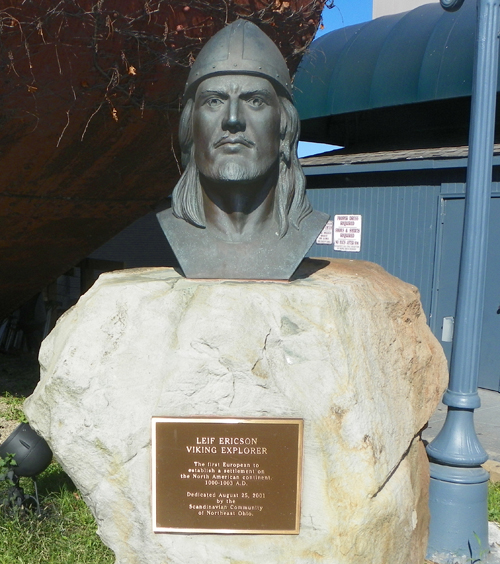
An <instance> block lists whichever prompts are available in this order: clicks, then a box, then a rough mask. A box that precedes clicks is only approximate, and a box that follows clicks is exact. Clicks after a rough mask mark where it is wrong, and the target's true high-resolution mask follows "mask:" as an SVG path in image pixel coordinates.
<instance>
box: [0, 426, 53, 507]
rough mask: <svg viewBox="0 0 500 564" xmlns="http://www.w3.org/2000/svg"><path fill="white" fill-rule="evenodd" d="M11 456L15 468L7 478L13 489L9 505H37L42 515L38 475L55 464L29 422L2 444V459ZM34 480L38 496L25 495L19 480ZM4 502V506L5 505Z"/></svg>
mask: <svg viewBox="0 0 500 564" xmlns="http://www.w3.org/2000/svg"><path fill="white" fill-rule="evenodd" d="M7 455H11V456H12V459H13V460H14V462H15V465H13V466H11V468H10V470H9V472H8V473H7V475H6V476H5V478H4V479H7V480H10V481H11V483H12V484H13V486H12V487H11V488H9V490H8V492H7V499H6V503H5V502H3V504H4V505H5V504H7V505H14V506H16V505H17V506H19V507H21V506H22V507H32V506H33V505H36V508H37V512H38V513H40V503H39V500H38V488H37V484H36V479H35V478H36V476H37V475H38V474H40V473H41V472H43V471H44V470H45V469H46V468H47V467H48V466H49V464H50V462H51V461H52V451H51V450H50V447H49V445H48V444H47V442H46V441H45V439H43V438H42V437H40V435H39V434H38V433H36V432H35V431H34V430H33V429H32V428H31V427H30V426H29V425H28V423H21V425H19V426H18V427H17V428H16V429H15V430H14V431H13V432H12V433H11V434H10V435H9V436H8V437H7V440H6V441H4V442H3V443H2V444H1V445H0V457H1V458H7ZM23 477H28V478H32V479H33V482H34V485H35V497H33V496H28V495H25V494H24V491H23V489H22V488H21V487H19V478H23ZM1 504H2V503H0V505H1Z"/></svg>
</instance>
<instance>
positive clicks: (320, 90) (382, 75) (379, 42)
mask: <svg viewBox="0 0 500 564" xmlns="http://www.w3.org/2000/svg"><path fill="white" fill-rule="evenodd" d="M475 26H476V2H475V0H466V1H465V3H464V5H463V7H462V9H461V10H458V11H457V12H454V13H449V12H445V11H444V10H443V9H442V8H441V5H440V4H438V3H434V4H425V5H423V6H420V7H419V8H416V9H415V10H412V11H411V12H406V13H403V14H396V15H393V16H385V17H382V18H377V19H375V20H373V21H370V22H367V23H364V24H360V25H355V26H350V27H347V28H343V29H339V30H337V31H333V32H331V33H329V34H327V35H324V36H323V37H321V38H320V39H317V40H316V41H314V42H313V44H312V45H311V47H310V49H309V51H308V53H307V54H306V55H305V57H304V59H303V61H302V63H301V65H300V67H299V70H298V71H297V74H296V76H295V89H296V90H295V102H296V105H297V108H298V110H299V113H300V117H301V119H303V120H304V119H310V118H316V117H322V116H328V115H336V114H344V113H350V112H356V111H363V110H370V109H374V108H383V107H391V106H396V105H403V104H412V103H417V102H427V101H431V100H437V99H446V98H456V97H463V96H470V94H471V88H472V62H473V53H474V36H475Z"/></svg>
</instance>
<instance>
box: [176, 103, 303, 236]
mask: <svg viewBox="0 0 500 564" xmlns="http://www.w3.org/2000/svg"><path fill="white" fill-rule="evenodd" d="M279 100H280V106H281V120H280V155H279V158H280V163H279V175H278V182H277V185H276V192H275V209H276V213H277V220H278V227H279V236H280V238H281V237H284V236H285V235H286V233H287V232H288V229H289V226H290V224H291V225H292V226H293V227H294V228H295V229H299V226H300V223H301V221H302V220H303V219H304V218H305V217H306V216H307V215H309V214H310V213H311V212H312V207H311V204H310V202H309V200H308V199H307V196H306V190H305V186H306V179H305V176H304V173H303V172H302V167H301V166H300V163H299V158H298V156H297V146H298V143H299V135H300V121H299V115H298V112H297V110H296V109H295V106H294V105H293V104H292V103H291V102H290V100H288V98H285V97H283V96H280V97H279ZM193 108H194V101H193V99H192V98H190V99H189V100H188V101H187V103H186V105H185V107H184V110H183V111H182V114H181V119H180V123H179V143H180V146H181V151H182V165H183V166H184V167H185V170H184V173H183V175H182V176H181V178H180V180H179V182H178V183H177V185H176V187H175V188H174V191H173V193H172V212H173V214H174V215H175V216H176V217H178V218H181V219H184V220H186V221H187V222H188V223H191V224H192V225H195V226H197V227H202V228H203V227H206V220H205V213H204V210H203V198H202V193H201V185H200V176H199V172H198V168H197V167H196V164H195V160H194V143H193Z"/></svg>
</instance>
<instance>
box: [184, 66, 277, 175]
mask: <svg viewBox="0 0 500 564" xmlns="http://www.w3.org/2000/svg"><path fill="white" fill-rule="evenodd" d="M193 138H194V149H195V151H194V157H195V162H196V165H197V167H198V170H199V171H200V173H201V174H202V175H203V176H205V177H207V178H209V179H211V180H219V181H237V182H251V181H253V180H256V179H258V178H260V177H263V178H264V177H266V176H267V175H268V174H270V172H271V170H272V169H273V167H274V166H275V165H276V164H277V163H278V161H279V149H280V102H279V98H278V95H277V94H276V91H275V90H274V87H273V85H272V84H271V83H270V82H269V81H268V80H266V79H265V78H261V77H258V76H249V75H241V74H240V75H238V74H235V75H222V76H215V77H210V78H207V79H206V80H204V81H203V82H201V83H200V85H199V86H198V89H197V91H196V95H195V100H194V114H193Z"/></svg>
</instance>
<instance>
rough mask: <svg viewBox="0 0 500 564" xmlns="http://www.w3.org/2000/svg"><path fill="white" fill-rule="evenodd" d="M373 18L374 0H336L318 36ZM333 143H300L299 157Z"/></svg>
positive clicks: (326, 13)
mask: <svg viewBox="0 0 500 564" xmlns="http://www.w3.org/2000/svg"><path fill="white" fill-rule="evenodd" d="M371 19H372V0H335V6H334V7H333V8H325V9H324V11H323V25H324V29H322V30H321V29H319V30H318V33H317V34H316V37H321V36H322V35H324V34H325V33H329V32H330V31H334V30H335V29H339V28H341V27H345V26H348V25H354V24H357V23H361V22H367V21H369V20H371ZM332 148H333V147H332V146H331V145H323V144H322V143H307V142H304V141H301V142H300V143H299V157H306V156H308V155H314V154H316V153H321V152H324V151H328V150H330V149H332Z"/></svg>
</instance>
